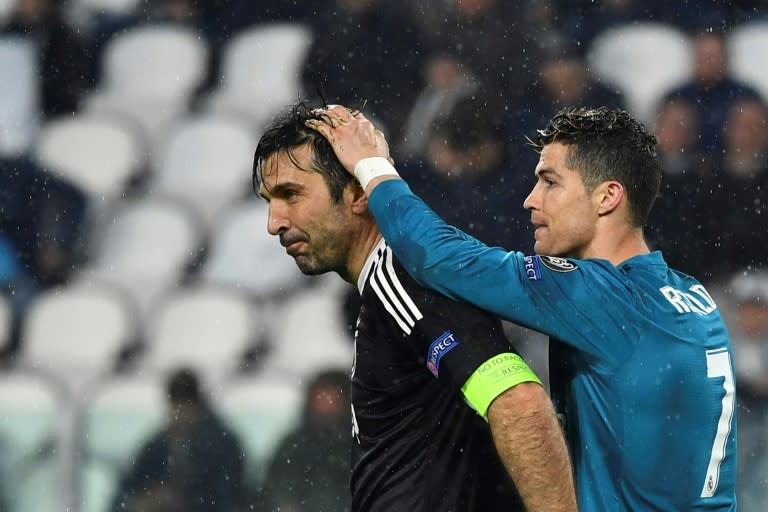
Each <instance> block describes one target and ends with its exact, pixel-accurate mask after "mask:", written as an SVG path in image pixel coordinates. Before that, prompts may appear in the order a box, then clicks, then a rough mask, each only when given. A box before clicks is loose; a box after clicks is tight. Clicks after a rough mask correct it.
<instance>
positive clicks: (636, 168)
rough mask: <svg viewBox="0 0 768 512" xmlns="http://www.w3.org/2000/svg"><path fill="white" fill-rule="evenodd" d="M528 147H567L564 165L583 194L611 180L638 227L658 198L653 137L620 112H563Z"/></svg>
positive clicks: (581, 109)
mask: <svg viewBox="0 0 768 512" xmlns="http://www.w3.org/2000/svg"><path fill="white" fill-rule="evenodd" d="M537 133H538V135H537V136H536V137H535V138H533V139H529V143H530V144H531V145H532V146H533V147H534V148H535V149H536V151H539V152H540V151H541V150H542V148H543V147H544V146H546V145H548V144H552V143H555V142H559V143H561V144H565V145H567V146H569V148H568V156H567V160H566V164H567V165H568V166H569V167H571V168H573V169H576V170H577V171H579V173H580V174H581V180H582V182H583V183H584V186H585V187H586V189H587V191H588V192H592V191H593V190H594V189H595V188H596V187H597V186H598V185H599V184H601V183H603V182H605V181H609V180H615V181H618V182H619V183H621V184H622V185H623V186H624V189H625V190H626V192H627V198H628V201H629V212H630V217H631V219H630V220H631V221H632V223H633V224H634V225H636V226H643V225H644V224H645V222H646V220H647V219H648V214H649V213H650V211H651V207H652V206H653V202H654V200H655V199H656V196H657V195H658V193H659V185H660V184H661V168H660V166H659V161H658V158H657V154H656V138H655V137H654V136H653V135H651V134H650V133H648V131H647V130H646V129H645V127H644V126H643V125H642V124H640V123H639V122H638V121H636V120H635V119H633V118H632V117H631V116H630V115H629V114H628V113H627V112H626V111H624V110H612V109H608V108H606V107H599V108H586V107H577V108H566V109H563V110H561V111H560V112H558V113H557V114H555V116H554V117H553V118H552V119H551V120H550V121H549V123H548V124H547V126H546V127H545V128H544V129H542V130H538V132H537Z"/></svg>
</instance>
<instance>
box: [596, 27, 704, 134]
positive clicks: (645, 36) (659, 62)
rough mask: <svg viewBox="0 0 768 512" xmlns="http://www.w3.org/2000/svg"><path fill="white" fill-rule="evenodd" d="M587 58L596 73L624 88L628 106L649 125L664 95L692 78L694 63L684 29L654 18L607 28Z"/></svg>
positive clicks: (598, 37) (599, 36)
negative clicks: (651, 20)
mask: <svg viewBox="0 0 768 512" xmlns="http://www.w3.org/2000/svg"><path fill="white" fill-rule="evenodd" d="M587 62H588V63H589V66H590V71H591V72H592V73H593V75H594V76H596V77H598V78H600V79H602V80H604V81H606V82H610V83H612V84H614V85H616V86H617V87H619V89H620V90H621V91H622V92H624V94H625V96H626V98H627V103H628V108H629V110H630V111H631V112H632V113H633V114H634V115H635V116H637V117H638V119H639V120H641V121H643V122H644V123H646V124H647V125H648V126H653V125H654V122H655V118H656V108H657V102H658V101H659V100H660V99H661V97H662V95H663V94H664V93H666V92H667V91H668V90H669V89H671V88H672V87H674V86H675V85H678V84H680V83H682V82H684V81H685V80H686V79H688V78H690V76H691V73H692V65H693V59H692V54H691V44H690V40H689V39H688V36H687V35H686V34H685V32H683V31H682V30H680V29H678V28H676V27H675V26H673V25H669V24H664V23H655V22H643V23H633V24H627V25H618V26H615V27H613V28H610V29H608V30H605V31H604V32H602V33H601V34H599V35H598V36H597V37H595V39H594V40H593V42H592V44H591V46H590V47H589V49H588V52H587Z"/></svg>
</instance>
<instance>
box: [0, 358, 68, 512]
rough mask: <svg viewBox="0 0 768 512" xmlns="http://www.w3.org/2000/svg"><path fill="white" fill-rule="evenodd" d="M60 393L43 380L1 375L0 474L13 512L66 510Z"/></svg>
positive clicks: (62, 398) (62, 399) (25, 375)
mask: <svg viewBox="0 0 768 512" xmlns="http://www.w3.org/2000/svg"><path fill="white" fill-rule="evenodd" d="M65 400H66V397H65V396H64V395H62V394H61V390H60V389H57V388H56V386H55V385H54V384H53V383H52V382H50V381H48V380H46V379H44V378H42V377H41V376H38V375H35V374H31V373H27V372H23V371H19V370H16V371H13V372H3V373H0V453H2V457H0V474H2V476H3V478H2V483H3V489H2V491H3V493H4V494H5V495H6V499H8V501H9V503H8V506H9V508H8V511H9V512H53V511H55V510H63V509H64V503H65V495H66V492H65V490H64V489H63V488H62V480H61V478H60V476H61V475H60V472H61V467H62V466H61V458H60V457H61V456H62V455H63V451H64V449H65V448H66V447H65V446H62V445H61V444H60V433H61V417H62V412H63V409H64V408H65V407H66V402H65Z"/></svg>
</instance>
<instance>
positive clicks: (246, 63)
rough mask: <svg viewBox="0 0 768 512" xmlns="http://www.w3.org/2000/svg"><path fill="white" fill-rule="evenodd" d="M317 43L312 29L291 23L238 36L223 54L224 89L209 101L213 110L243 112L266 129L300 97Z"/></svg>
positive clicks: (265, 25)
mask: <svg viewBox="0 0 768 512" xmlns="http://www.w3.org/2000/svg"><path fill="white" fill-rule="evenodd" d="M312 39H313V37H312V31H311V29H310V28H309V27H308V26H306V25H303V24H299V23H290V22H272V23H262V24H258V25H255V26H253V27H250V28H248V29H246V30H243V31H241V32H239V33H238V34H237V35H236V36H234V37H233V38H232V39H231V40H229V41H228V42H227V44H226V46H225V47H224V49H223V51H222V66H221V73H220V77H221V78H220V80H221V85H220V86H219V88H218V89H216V90H215V91H214V93H213V95H212V96H211V97H210V108H212V109H213V110H214V111H217V112H227V113H236V114H241V113H242V114H243V115H246V116H247V117H248V119H249V120H250V121H251V122H252V123H253V124H254V126H255V127H256V128H259V129H260V128H262V127H263V126H264V124H265V123H266V122H268V121H269V119H270V118H271V117H272V115H273V114H274V113H275V112H276V111H278V110H282V109H283V107H284V106H285V105H287V104H291V103H295V102H296V100H297V99H298V98H299V96H300V95H301V92H302V91H301V69H302V66H303V65H304V60H305V59H306V56H307V53H308V51H309V48H310V45H311V44H312Z"/></svg>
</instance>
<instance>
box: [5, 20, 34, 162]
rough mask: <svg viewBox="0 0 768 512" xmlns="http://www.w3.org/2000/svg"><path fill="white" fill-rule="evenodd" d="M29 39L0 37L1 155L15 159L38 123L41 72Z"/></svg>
mask: <svg viewBox="0 0 768 512" xmlns="http://www.w3.org/2000/svg"><path fill="white" fill-rule="evenodd" d="M38 68H39V66H38V61H37V44H36V43H35V41H34V40H32V39H31V38H23V37H18V36H9V35H2V34H0V155H11V156H17V155H20V154H22V153H24V152H26V151H27V150H28V149H29V148H30V145H31V144H32V143H33V140H34V137H35V136H36V135H37V130H38V128H39V124H40V75H39V73H40V70H39V69H38Z"/></svg>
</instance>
